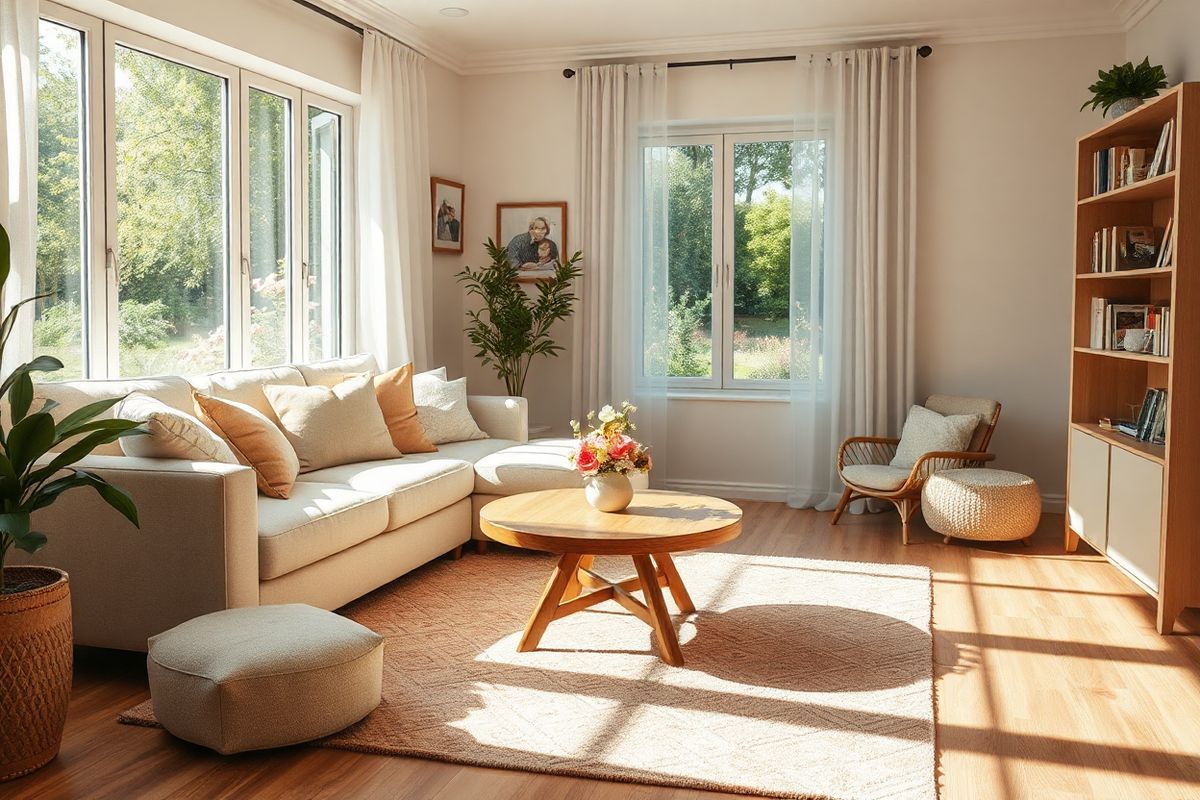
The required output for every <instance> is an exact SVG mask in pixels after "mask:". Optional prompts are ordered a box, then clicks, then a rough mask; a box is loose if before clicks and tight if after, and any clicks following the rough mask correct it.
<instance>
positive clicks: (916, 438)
mask: <svg viewBox="0 0 1200 800" xmlns="http://www.w3.org/2000/svg"><path fill="white" fill-rule="evenodd" d="M978 424H979V415H978V414H955V415H953V416H949V417H943V416H942V415H941V414H939V413H937V412H936V411H930V410H929V409H928V408H925V407H924V406H913V407H912V408H910V409H909V410H908V419H906V420H905V421H904V431H903V432H902V433H901V434H900V444H899V445H898V446H897V447H896V455H895V457H894V458H892V461H891V465H892V466H893V467H900V468H901V469H912V467H913V465H914V464H916V463H917V459H918V458H920V457H921V456H923V455H925V454H926V453H936V452H938V451H943V450H947V451H952V452H961V451H963V450H965V449H966V448H967V445H968V444H970V443H971V434H973V433H974V432H975V426H976V425H978Z"/></svg>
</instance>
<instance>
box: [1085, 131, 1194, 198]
mask: <svg viewBox="0 0 1200 800" xmlns="http://www.w3.org/2000/svg"><path fill="white" fill-rule="evenodd" d="M1173 169H1175V120H1174V119H1169V120H1167V122H1166V123H1165V124H1164V125H1163V127H1162V132H1161V133H1160V134H1159V136H1158V144H1157V145H1156V146H1155V147H1128V146H1125V145H1120V146H1117V147H1106V148H1105V149H1103V150H1097V151H1096V152H1094V153H1092V194H1093V195H1097V194H1104V193H1105V192H1111V191H1112V190H1114V189H1121V188H1123V187H1125V186H1132V185H1133V184H1135V183H1137V182H1138V181H1144V180H1146V179H1147V178H1155V177H1158V176H1159V175H1165V174H1167V173H1168V172H1170V171H1171V170H1173Z"/></svg>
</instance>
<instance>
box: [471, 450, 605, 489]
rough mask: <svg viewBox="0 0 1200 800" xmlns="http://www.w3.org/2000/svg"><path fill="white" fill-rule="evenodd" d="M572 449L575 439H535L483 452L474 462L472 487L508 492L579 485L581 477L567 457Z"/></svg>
mask: <svg viewBox="0 0 1200 800" xmlns="http://www.w3.org/2000/svg"><path fill="white" fill-rule="evenodd" d="M574 451H575V440H574V439H537V440H535V441H532V442H528V443H526V444H519V445H516V446H513V447H507V448H505V449H503V450H500V451H499V452H496V453H491V454H489V455H486V456H484V457H483V458H480V459H479V460H477V461H476V462H475V491H476V492H478V493H480V494H496V495H510V494H520V493H522V492H536V491H539V490H541V489H578V488H579V487H580V486H582V485H583V477H582V476H581V475H580V474H579V471H578V470H576V469H575V468H574V467H572V466H571V462H570V461H568V460H567V456H568V455H570V454H571V453H572V452H574Z"/></svg>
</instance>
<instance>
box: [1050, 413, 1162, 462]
mask: <svg viewBox="0 0 1200 800" xmlns="http://www.w3.org/2000/svg"><path fill="white" fill-rule="evenodd" d="M1071 427H1072V428H1074V429H1076V430H1080V431H1083V432H1084V433H1086V434H1088V435H1089V436H1094V437H1096V438H1097V439H1102V440H1104V441H1106V442H1108V443H1109V444H1111V445H1112V446H1113V447H1119V448H1121V449H1122V450H1125V451H1127V452H1130V453H1133V454H1134V455H1138V456H1141V457H1142V458H1147V459H1149V460H1151V461H1154V462H1155V463H1158V464H1166V463H1167V448H1166V446H1165V445H1161V444H1150V443H1149V442H1139V441H1138V440H1137V439H1134V438H1133V437H1132V436H1126V435H1125V434H1123V433H1118V432H1117V431H1109V430H1105V429H1104V428H1101V427H1100V426H1099V425H1098V424H1096V423H1091V422H1075V423H1072V424H1071Z"/></svg>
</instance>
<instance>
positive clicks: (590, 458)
mask: <svg viewBox="0 0 1200 800" xmlns="http://www.w3.org/2000/svg"><path fill="white" fill-rule="evenodd" d="M575 466H576V467H578V468H579V471H580V472H582V473H583V474H584V475H587V474H588V473H590V472H595V471H596V470H597V469H599V468H600V462H599V461H598V460H597V459H596V454H595V453H594V452H593V451H592V449H591V448H590V447H581V448H579V454H578V455H576V456H575Z"/></svg>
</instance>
